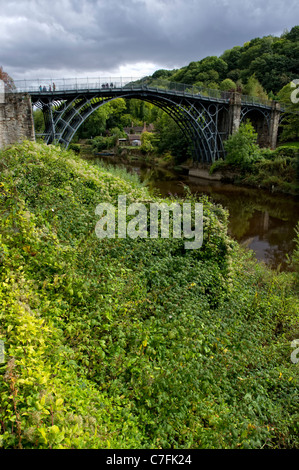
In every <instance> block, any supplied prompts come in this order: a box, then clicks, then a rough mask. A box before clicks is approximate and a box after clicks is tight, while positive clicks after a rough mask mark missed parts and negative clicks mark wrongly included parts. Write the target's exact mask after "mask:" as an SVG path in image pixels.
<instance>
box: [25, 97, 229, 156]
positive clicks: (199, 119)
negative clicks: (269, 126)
mask: <svg viewBox="0 0 299 470" xmlns="http://www.w3.org/2000/svg"><path fill="white" fill-rule="evenodd" d="M116 98H125V99H131V98H135V99H140V100H143V101H147V102H150V103H152V104H154V105H155V106H157V107H159V108H160V109H162V110H163V111H164V112H166V113H167V114H168V115H169V116H170V117H171V118H172V119H173V120H174V121H175V122H176V123H177V124H178V126H179V128H180V129H181V131H182V132H183V134H184V136H185V137H186V138H187V140H188V141H189V142H190V145H191V148H192V151H193V158H194V160H195V161H200V162H205V163H211V162H213V161H215V160H217V159H218V158H219V157H220V156H222V155H224V149H223V142H222V139H221V137H220V135H219V133H218V127H217V117H218V113H219V109H220V108H221V105H219V103H201V102H197V103H194V102H192V100H188V99H187V98H186V97H185V96H184V97H182V96H171V97H170V96H165V95H163V94H161V93H156V92H153V91H151V90H142V91H138V92H136V91H134V90H133V91H129V90H128V91H126V92H125V93H122V92H120V93H116V94H112V95H109V94H108V95H106V96H103V93H94V94H93V95H90V94H84V93H81V94H80V93H78V94H76V95H75V96H72V97H71V98H69V99H67V100H65V99H61V100H59V99H57V98H56V99H55V100H54V99H52V97H50V96H49V97H48V100H47V99H41V98H40V99H39V100H38V101H37V102H36V103H34V104H35V106H37V107H38V108H40V109H42V110H43V113H44V119H45V125H46V129H45V133H44V136H43V138H44V140H45V141H46V142H47V143H48V144H49V143H51V142H53V141H58V142H60V143H62V144H63V145H64V146H65V147H66V148H67V147H68V145H69V144H70V142H71V140H72V138H73V136H74V135H75V133H76V132H77V130H78V129H79V127H80V126H81V125H82V124H83V123H84V122H85V120H86V119H87V118H88V117H89V116H90V115H91V114H92V113H93V112H94V111H96V110H97V109H98V108H99V107H100V106H103V105H104V104H106V103H108V102H109V101H112V100H114V99H116Z"/></svg>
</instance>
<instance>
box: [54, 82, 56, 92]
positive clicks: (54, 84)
mask: <svg viewBox="0 0 299 470" xmlns="http://www.w3.org/2000/svg"><path fill="white" fill-rule="evenodd" d="M55 90H56V85H55V83H54V82H53V91H55Z"/></svg>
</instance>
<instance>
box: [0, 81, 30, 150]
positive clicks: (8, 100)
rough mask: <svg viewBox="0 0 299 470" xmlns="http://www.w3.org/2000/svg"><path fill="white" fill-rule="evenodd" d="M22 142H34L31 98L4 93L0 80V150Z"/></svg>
mask: <svg viewBox="0 0 299 470" xmlns="http://www.w3.org/2000/svg"><path fill="white" fill-rule="evenodd" d="M23 140H35V132H34V122H33V112H32V104H31V97H30V95H29V94H19V93H11V92H5V88H4V83H3V82H2V81H1V80H0V149H3V148H5V147H7V146H8V145H11V144H14V143H16V142H22V141H23Z"/></svg>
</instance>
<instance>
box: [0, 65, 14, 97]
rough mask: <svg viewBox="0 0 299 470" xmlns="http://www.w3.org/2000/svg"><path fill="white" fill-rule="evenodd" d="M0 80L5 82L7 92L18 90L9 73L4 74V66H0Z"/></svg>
mask: <svg viewBox="0 0 299 470" xmlns="http://www.w3.org/2000/svg"><path fill="white" fill-rule="evenodd" d="M0 80H3V82H4V86H5V90H6V91H13V90H15V89H16V86H15V84H14V81H13V79H12V78H11V77H10V76H9V75H8V73H6V72H4V70H3V67H2V65H0Z"/></svg>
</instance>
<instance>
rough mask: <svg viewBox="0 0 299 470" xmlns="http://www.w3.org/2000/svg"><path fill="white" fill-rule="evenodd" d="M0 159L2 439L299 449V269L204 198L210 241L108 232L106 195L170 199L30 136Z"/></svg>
mask: <svg viewBox="0 0 299 470" xmlns="http://www.w3.org/2000/svg"><path fill="white" fill-rule="evenodd" d="M0 162H1V193H0V194H1V199H0V204H1V212H2V213H3V214H5V217H2V218H1V220H0V224H1V225H0V227H1V241H0V280H1V283H0V299H1V305H2V307H1V312H0V326H1V329H0V339H1V340H2V341H4V344H5V353H6V359H5V363H4V364H3V365H1V373H0V392H1V398H2V406H1V411H0V413H1V423H2V426H1V434H0V446H2V447H4V448H15V447H19V448H20V447H22V448H51V449H56V448H73V449H74V448H129V449H133V448H135V449H136V448H159V449H170V448H177V449H184V448H186V449H199V448H200V449H202V448H211V449H217V448H219V449H220V448H221V449H222V448H231V449H244V448H252V449H253V448H256V449H259V448H263V449H273V448H298V445H299V442H298V420H297V416H296V413H297V409H296V403H297V401H296V398H297V396H298V365H297V364H296V363H294V362H292V360H291V353H292V352H293V350H292V348H291V347H290V344H291V342H292V341H293V340H294V339H296V338H298V337H299V330H298V320H299V299H298V284H297V280H296V276H295V274H294V273H280V274H277V273H275V272H273V271H270V270H268V269H267V268H266V267H265V266H263V265H261V264H259V263H257V262H255V261H254V260H253V259H252V257H251V255H250V254H248V253H246V252H244V251H243V250H241V249H240V248H239V247H238V245H237V244H236V243H234V242H233V240H232V239H231V238H230V237H229V236H228V234H227V213H226V211H224V210H223V209H222V208H221V207H220V206H216V205H214V204H212V203H211V202H209V201H207V199H206V198H205V197H203V198H201V199H200V200H201V201H202V203H203V206H204V208H203V209H204V221H205V225H204V240H203V246H202V248H201V249H200V250H186V249H185V248H184V241H183V240H181V239H172V238H170V239H161V238H158V239H140V238H136V239H132V238H125V239H123V238H115V239H108V238H106V239H101V240H100V239H98V238H97V237H96V235H95V225H96V223H97V221H98V218H99V217H98V216H97V215H96V214H95V208H96V207H97V205H98V204H99V203H100V202H109V203H111V204H116V203H117V199H118V196H119V195H120V194H126V195H127V200H128V203H130V202H143V203H144V204H148V203H149V201H153V200H155V201H159V198H155V197H154V196H153V195H152V194H150V193H149V192H148V190H147V188H145V187H144V186H142V185H141V183H140V182H139V181H138V178H137V177H134V175H127V176H126V175H125V174H124V173H123V174H120V172H119V170H117V171H115V172H113V170H111V171H108V170H106V169H104V168H99V167H97V166H96V165H93V164H91V163H88V162H86V161H83V160H82V159H80V158H79V157H76V156H74V155H73V154H72V153H69V152H66V151H64V150H61V149H59V148H58V147H52V146H46V145H42V144H36V143H32V142H26V143H24V144H22V145H16V146H13V147H12V148H10V149H7V150H6V151H5V152H1V154H0ZM174 200H176V201H177V202H179V203H182V202H183V200H182V199H174V198H172V197H170V198H168V199H167V200H166V199H163V202H165V201H167V202H169V203H170V202H173V201H174ZM186 200H189V196H188V198H186V197H185V201H186ZM293 356H294V355H293ZM293 356H292V357H293ZM12 409H13V410H14V411H13V412H12Z"/></svg>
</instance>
